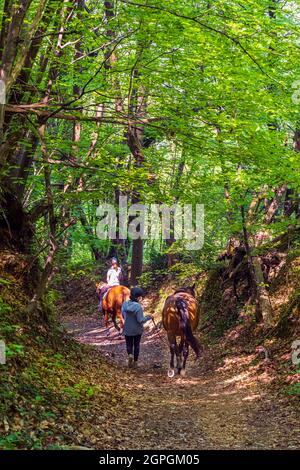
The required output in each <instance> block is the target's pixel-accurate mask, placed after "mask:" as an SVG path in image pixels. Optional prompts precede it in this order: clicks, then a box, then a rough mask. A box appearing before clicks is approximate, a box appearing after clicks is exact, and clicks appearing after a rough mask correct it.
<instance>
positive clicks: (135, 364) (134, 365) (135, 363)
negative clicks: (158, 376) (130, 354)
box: [133, 361, 138, 369]
mask: <svg viewBox="0 0 300 470" xmlns="http://www.w3.org/2000/svg"><path fill="white" fill-rule="evenodd" d="M137 366H138V361H134V363H133V368H134V369H136V368H137Z"/></svg>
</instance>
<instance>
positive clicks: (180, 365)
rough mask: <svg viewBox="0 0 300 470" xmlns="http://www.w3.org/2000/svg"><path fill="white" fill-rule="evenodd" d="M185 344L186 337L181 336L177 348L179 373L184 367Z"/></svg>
mask: <svg viewBox="0 0 300 470" xmlns="http://www.w3.org/2000/svg"><path fill="white" fill-rule="evenodd" d="M183 345H184V339H183V338H181V340H180V343H179V346H178V350H177V371H178V374H180V371H181V369H182V351H183Z"/></svg>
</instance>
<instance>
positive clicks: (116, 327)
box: [112, 312, 121, 334]
mask: <svg viewBox="0 0 300 470" xmlns="http://www.w3.org/2000/svg"><path fill="white" fill-rule="evenodd" d="M112 321H113V324H114V326H115V329H116V330H118V332H119V333H120V331H121V330H120V327H119V325H118V323H117V315H116V314H115V313H114V312H113V313H112ZM120 334H121V333H120Z"/></svg>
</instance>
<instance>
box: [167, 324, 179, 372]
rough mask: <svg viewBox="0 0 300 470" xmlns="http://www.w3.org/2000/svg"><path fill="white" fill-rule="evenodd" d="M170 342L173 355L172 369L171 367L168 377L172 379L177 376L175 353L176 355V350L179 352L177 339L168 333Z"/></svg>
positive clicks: (171, 360)
mask: <svg viewBox="0 0 300 470" xmlns="http://www.w3.org/2000/svg"><path fill="white" fill-rule="evenodd" d="M168 341H169V345H170V353H171V359H170V367H169V370H168V376H169V377H170V378H172V377H174V375H175V370H174V356H175V353H176V350H177V344H176V337H175V336H174V335H172V334H170V333H168ZM176 355H177V354H176Z"/></svg>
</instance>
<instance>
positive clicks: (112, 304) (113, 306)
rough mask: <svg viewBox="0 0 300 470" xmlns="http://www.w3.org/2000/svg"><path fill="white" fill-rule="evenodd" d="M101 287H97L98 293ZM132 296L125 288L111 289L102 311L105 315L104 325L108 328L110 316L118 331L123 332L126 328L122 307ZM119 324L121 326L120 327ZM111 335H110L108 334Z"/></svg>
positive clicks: (103, 303)
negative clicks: (124, 327)
mask: <svg viewBox="0 0 300 470" xmlns="http://www.w3.org/2000/svg"><path fill="white" fill-rule="evenodd" d="M99 286H100V285H97V286H96V287H97V292H99ZM129 296H130V290H129V289H128V287H125V286H113V287H111V288H110V289H109V291H108V292H107V294H106V295H105V296H104V299H103V301H102V310H103V315H104V324H105V327H106V328H108V325H109V316H111V319H112V321H113V324H114V326H115V328H116V329H117V330H118V331H121V328H122V329H123V326H124V319H123V315H122V312H121V309H122V305H123V303H124V302H125V300H128V299H129ZM118 323H119V324H120V325H121V328H120V326H119V325H118ZM108 334H109V333H108Z"/></svg>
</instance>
